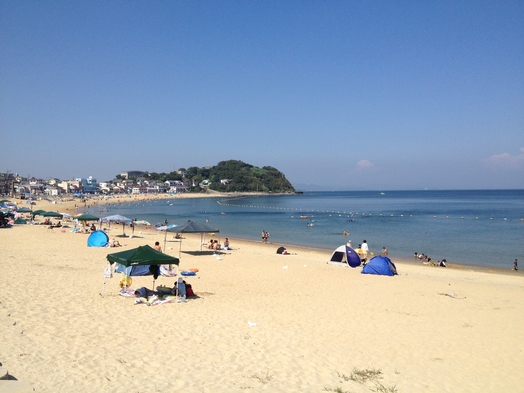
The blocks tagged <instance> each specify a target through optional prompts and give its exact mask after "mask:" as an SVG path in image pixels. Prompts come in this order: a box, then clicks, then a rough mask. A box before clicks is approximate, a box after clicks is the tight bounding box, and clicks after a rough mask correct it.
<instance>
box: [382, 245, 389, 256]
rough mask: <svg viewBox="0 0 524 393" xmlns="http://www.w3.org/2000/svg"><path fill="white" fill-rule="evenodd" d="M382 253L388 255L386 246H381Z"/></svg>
mask: <svg viewBox="0 0 524 393" xmlns="http://www.w3.org/2000/svg"><path fill="white" fill-rule="evenodd" d="M382 255H384V256H385V257H387V256H388V249H387V248H386V247H382Z"/></svg>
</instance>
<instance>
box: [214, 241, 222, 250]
mask: <svg viewBox="0 0 524 393" xmlns="http://www.w3.org/2000/svg"><path fill="white" fill-rule="evenodd" d="M221 249H222V246H221V244H220V243H219V242H218V240H215V241H214V242H213V250H221Z"/></svg>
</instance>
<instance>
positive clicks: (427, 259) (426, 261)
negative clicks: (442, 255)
mask: <svg viewBox="0 0 524 393" xmlns="http://www.w3.org/2000/svg"><path fill="white" fill-rule="evenodd" d="M413 257H414V258H415V259H416V260H418V261H420V262H422V263H423V264H424V265H429V266H440V267H446V263H447V262H448V261H446V259H442V260H440V261H437V262H435V261H433V260H432V259H431V258H430V257H429V256H428V255H427V254H419V253H418V252H416V251H415V254H413Z"/></svg>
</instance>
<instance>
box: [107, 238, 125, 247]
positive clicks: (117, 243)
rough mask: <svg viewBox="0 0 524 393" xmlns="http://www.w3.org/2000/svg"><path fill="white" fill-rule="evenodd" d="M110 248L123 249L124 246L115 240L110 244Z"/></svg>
mask: <svg viewBox="0 0 524 393" xmlns="http://www.w3.org/2000/svg"><path fill="white" fill-rule="evenodd" d="M109 247H122V245H121V244H120V242H119V241H118V240H116V239H113V240H111V241H110V242H109Z"/></svg>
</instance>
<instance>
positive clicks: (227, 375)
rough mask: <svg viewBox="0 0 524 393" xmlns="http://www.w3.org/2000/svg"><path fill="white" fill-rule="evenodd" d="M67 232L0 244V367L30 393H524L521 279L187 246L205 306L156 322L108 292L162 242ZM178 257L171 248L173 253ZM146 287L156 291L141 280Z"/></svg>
mask: <svg viewBox="0 0 524 393" xmlns="http://www.w3.org/2000/svg"><path fill="white" fill-rule="evenodd" d="M110 202H111V201H109V202H108V203H110ZM53 206H57V208H56V209H54V208H53ZM37 208H42V209H46V210H59V211H61V212H71V213H72V212H74V211H75V210H76V209H75V206H74V202H67V203H63V204H61V205H51V204H48V205H45V204H44V203H39V204H37ZM70 229H71V228H64V229H60V228H55V229H53V230H50V229H48V228H47V227H46V226H39V225H17V226H15V227H13V228H11V229H0V239H1V242H2V245H3V252H2V253H1V255H0V269H1V271H2V274H1V276H0V277H1V278H0V288H1V290H0V294H1V295H2V296H1V297H0V324H1V327H2V328H1V330H0V335H1V337H0V365H1V367H3V368H5V369H7V370H8V371H9V374H10V375H11V376H12V378H16V379H17V380H19V381H22V382H26V383H28V384H30V385H31V386H32V387H33V388H34V391H37V392H62V391H63V392H92V391H95V392H246V391H248V392H323V391H333V392H373V391H379V392H399V393H407V392H479V391H482V392H524V384H523V383H522V381H523V377H522V367H523V366H524V353H523V348H524V345H523V342H524V329H523V326H524V297H523V296H522V294H523V290H524V279H523V276H522V273H521V272H512V271H510V270H508V271H507V273H505V274H495V273H492V272H487V271H481V270H476V269H458V268H453V267H450V268H437V267H429V266H422V265H418V264H414V263H412V262H410V261H397V260H394V262H395V263H396V265H397V268H398V272H399V275H398V276H395V277H384V276H374V275H363V274H360V268H357V269H350V268H346V267H339V266H334V265H329V264H327V263H326V262H327V260H328V259H329V257H330V253H327V252H322V251H315V250H306V249H299V248H290V247H288V251H289V252H291V255H278V254H276V249H277V248H278V247H279V246H280V244H261V243H254V242H244V241H240V240H236V239H231V238H230V242H231V246H232V248H233V250H231V251H222V252H220V253H218V254H216V255H213V252H211V251H210V252H205V253H199V252H196V251H198V250H200V235H194V236H193V235H185V236H184V237H185V238H184V239H183V241H182V243H181V250H182V251H181V253H180V255H181V262H180V267H179V270H187V269H190V268H198V269H199V272H198V274H197V276H195V277H187V278H186V281H187V282H189V283H190V284H192V286H193V289H194V291H195V292H196V295H197V297H196V298H193V299H188V300H187V302H185V303H168V304H162V305H157V306H152V307H148V306H145V305H135V304H134V301H133V299H132V298H127V299H126V298H124V297H122V296H120V295H119V290H120V288H119V280H120V278H121V275H120V274H115V275H114V277H113V278H111V279H108V280H107V282H106V285H105V287H104V268H105V267H106V255H107V254H108V253H112V252H117V251H121V250H125V249H130V248H134V247H137V246H139V245H145V244H149V245H151V246H152V245H153V244H154V242H155V241H159V242H160V243H161V244H163V240H164V234H163V233H158V232H157V231H155V230H148V229H145V228H144V229H142V230H140V231H139V232H138V233H137V232H135V234H136V236H133V238H122V237H121V238H118V240H119V241H120V243H121V244H123V247H122V248H116V249H115V248H93V247H87V237H88V235H85V234H77V233H72V232H71V231H70ZM121 233H122V231H121V227H112V228H111V229H110V230H109V236H110V237H111V238H112V237H115V236H117V235H120V234H121ZM219 235H220V238H219V239H220V240H221V241H223V238H224V237H226V236H228V234H227V233H220V234H219ZM208 238H209V237H208ZM217 238H218V236H217ZM179 249H180V243H178V242H175V241H174V239H172V236H168V241H167V243H166V249H165V250H164V251H165V252H167V253H168V254H170V255H173V256H178V254H179ZM174 280H175V279H174V278H168V277H159V278H158V280H157V281H156V284H155V286H156V285H161V284H164V285H167V286H172V284H173V282H174ZM142 286H145V287H147V288H151V289H153V278H152V277H151V276H146V277H133V284H132V287H133V288H137V287H142ZM101 293H104V296H101ZM366 378H367V379H366ZM1 390H2V385H0V391H1Z"/></svg>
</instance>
